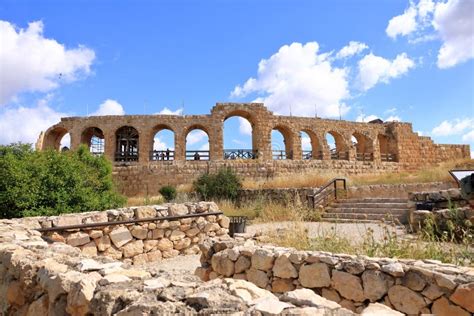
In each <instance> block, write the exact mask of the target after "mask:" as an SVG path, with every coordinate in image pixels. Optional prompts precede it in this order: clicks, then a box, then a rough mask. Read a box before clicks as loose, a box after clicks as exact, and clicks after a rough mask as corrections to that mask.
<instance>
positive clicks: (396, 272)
mask: <svg viewBox="0 0 474 316" xmlns="http://www.w3.org/2000/svg"><path fill="white" fill-rule="evenodd" d="M382 271H383V272H385V273H388V274H390V275H391V276H394V277H402V276H404V275H405V271H403V266H402V264H401V263H399V262H392V263H389V264H384V265H383V266H382Z"/></svg>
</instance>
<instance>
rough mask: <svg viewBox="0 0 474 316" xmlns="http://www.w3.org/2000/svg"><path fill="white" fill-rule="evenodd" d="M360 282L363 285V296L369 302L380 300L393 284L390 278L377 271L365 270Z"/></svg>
mask: <svg viewBox="0 0 474 316" xmlns="http://www.w3.org/2000/svg"><path fill="white" fill-rule="evenodd" d="M362 282H363V284H364V296H365V298H368V299H369V300H370V301H371V302H376V301H378V300H379V299H381V298H382V297H383V296H384V295H385V294H387V292H388V289H389V288H390V287H391V286H392V285H393V284H394V280H393V278H392V277H390V276H388V275H386V274H385V273H383V272H382V271H378V270H367V271H365V272H364V273H362Z"/></svg>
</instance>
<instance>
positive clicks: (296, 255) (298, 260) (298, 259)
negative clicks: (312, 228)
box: [288, 251, 308, 264]
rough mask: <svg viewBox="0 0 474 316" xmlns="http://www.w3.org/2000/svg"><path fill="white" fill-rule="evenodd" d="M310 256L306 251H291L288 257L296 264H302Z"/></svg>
mask: <svg viewBox="0 0 474 316" xmlns="http://www.w3.org/2000/svg"><path fill="white" fill-rule="evenodd" d="M306 258H308V254H307V253H306V252H305V251H295V252H291V254H290V256H289V257H288V259H290V261H291V262H292V263H294V264H302V263H303V262H304V261H305V259H306Z"/></svg>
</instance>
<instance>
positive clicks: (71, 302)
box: [66, 272, 102, 315]
mask: <svg viewBox="0 0 474 316" xmlns="http://www.w3.org/2000/svg"><path fill="white" fill-rule="evenodd" d="M101 278H102V277H101V276H100V275H99V274H98V273H97V272H93V273H90V274H88V275H87V277H85V278H83V279H82V280H80V281H79V282H78V283H75V284H73V285H72V286H71V289H70V291H69V293H68V295H67V306H66V311H67V312H68V313H69V314H71V315H86V314H87V313H88V312H89V304H90V302H91V300H92V297H93V296H94V291H95V288H96V285H97V282H98V281H99V280H100V279H101Z"/></svg>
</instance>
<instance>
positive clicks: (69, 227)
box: [36, 212, 223, 232]
mask: <svg viewBox="0 0 474 316" xmlns="http://www.w3.org/2000/svg"><path fill="white" fill-rule="evenodd" d="M221 214H223V213H222V212H207V213H194V214H186V215H175V216H160V217H149V218H141V219H129V220H125V221H114V222H99V223H87V224H79V225H68V226H57V227H48V228H38V229H36V230H37V231H40V232H54V231H62V230H70V229H81V228H87V229H90V228H95V227H104V226H114V225H127V224H136V223H145V222H155V221H164V220H169V221H174V220H177V219H183V218H191V217H201V216H203V217H204V216H208V215H221Z"/></svg>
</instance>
